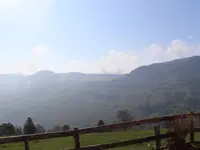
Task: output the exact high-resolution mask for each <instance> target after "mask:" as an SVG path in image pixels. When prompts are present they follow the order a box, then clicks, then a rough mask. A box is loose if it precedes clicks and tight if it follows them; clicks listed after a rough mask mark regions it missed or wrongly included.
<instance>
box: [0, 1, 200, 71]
mask: <svg viewBox="0 0 200 150" xmlns="http://www.w3.org/2000/svg"><path fill="white" fill-rule="evenodd" d="M199 18H200V1H199V0H192V1H191V0H162V1H161V0H151V1H149V0H0V73H1V74H4V73H21V74H32V73H34V72H37V71H39V70H52V71H54V72H83V73H128V72H130V71H131V70H133V69H135V68H137V67H139V66H141V65H148V64H151V63H157V62H164V61H170V60H173V59H178V58H183V57H190V56H194V55H200V40H199V39H200V20H199Z"/></svg>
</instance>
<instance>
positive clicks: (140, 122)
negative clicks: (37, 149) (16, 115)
mask: <svg viewBox="0 0 200 150" xmlns="http://www.w3.org/2000/svg"><path fill="white" fill-rule="evenodd" d="M194 117H200V113H189V114H181V115H172V116H163V117H155V118H148V119H141V120H137V121H130V122H123V123H117V124H110V125H105V126H98V127H90V128H83V129H78V128H75V129H74V130H71V131H64V132H52V133H43V134H31V135H22V136H12V137H5V138H0V144H5V143H16V142H24V145H25V146H24V147H25V150H30V149H29V141H32V140H41V139H50V138H58V137H68V136H73V137H74V145H75V146H74V149H73V150H77V149H78V150H79V149H81V150H92V149H93V150H94V149H109V148H114V147H122V146H128V145H133V144H138V143H144V142H149V141H155V144H156V149H161V139H165V138H168V137H169V136H170V135H169V134H168V133H166V134H160V127H159V126H155V128H154V131H155V135H154V136H149V137H145V138H139V139H131V140H127V141H120V142H115V143H108V144H100V145H94V146H88V147H81V146H80V139H79V135H80V134H86V133H93V132H107V131H108V129H109V130H115V129H124V128H129V127H133V126H138V125H144V124H150V123H158V122H163V121H173V120H177V119H186V118H191V129H192V132H191V134H190V140H191V142H194V132H200V128H194V127H193V119H194Z"/></svg>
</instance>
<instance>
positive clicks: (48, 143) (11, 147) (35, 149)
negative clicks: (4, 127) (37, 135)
mask: <svg viewBox="0 0 200 150" xmlns="http://www.w3.org/2000/svg"><path fill="white" fill-rule="evenodd" d="M162 132H164V131H162ZM151 135H154V131H153V130H129V131H120V132H110V133H94V134H85V135H81V137H80V139H81V141H80V142H81V146H87V145H95V144H103V143H109V142H117V141H121V140H128V139H133V138H140V137H147V136H151ZM154 143H155V142H154V141H152V142H151V143H144V144H138V145H133V146H129V147H120V148H115V149H112V150H128V149H132V148H134V149H136V148H137V150H146V149H148V147H147V145H148V144H154ZM73 147H74V141H73V137H66V138H65V137H64V138H55V139H48V140H38V141H32V142H30V150H60V149H63V148H73ZM0 150H24V144H23V143H17V144H4V145H0Z"/></svg>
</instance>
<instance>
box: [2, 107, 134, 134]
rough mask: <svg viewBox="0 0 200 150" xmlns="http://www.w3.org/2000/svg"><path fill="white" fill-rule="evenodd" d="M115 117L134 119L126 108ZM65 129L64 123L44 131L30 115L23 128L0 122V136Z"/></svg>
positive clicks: (103, 123) (121, 120) (99, 122)
mask: <svg viewBox="0 0 200 150" xmlns="http://www.w3.org/2000/svg"><path fill="white" fill-rule="evenodd" d="M116 117H117V118H118V120H119V121H120V122H125V121H130V120H133V119H134V117H133V116H132V113H131V112H130V111H128V110H119V111H118V112H117V115H116ZM103 125H105V122H104V121H103V120H99V121H98V123H97V126H103ZM67 130H70V126H69V125H66V124H64V125H56V126H54V127H53V128H52V129H49V130H47V131H46V129H45V128H44V127H43V126H42V125H41V124H34V122H33V120H32V119H31V118H30V117H28V118H27V120H26V122H25V124H24V126H23V128H22V127H17V126H14V125H13V124H11V123H3V124H0V136H6V135H21V134H35V133H45V132H58V131H67Z"/></svg>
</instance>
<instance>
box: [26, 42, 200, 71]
mask: <svg viewBox="0 0 200 150" xmlns="http://www.w3.org/2000/svg"><path fill="white" fill-rule="evenodd" d="M137 52H139V53H136V51H129V52H120V51H117V50H115V49H112V50H110V51H109V52H108V53H107V55H105V56H103V57H99V59H96V60H70V59H67V58H66V59H65V60H59V58H58V57H56V55H55V52H53V50H51V49H50V48H49V47H48V46H46V45H40V46H37V47H35V48H33V49H32V51H31V54H32V55H31V59H29V60H28V61H27V63H26V65H25V66H26V69H24V71H23V73H26V74H27V73H33V72H36V71H38V70H44V69H51V70H53V71H55V72H83V73H128V72H130V71H131V70H133V69H135V68H137V67H139V66H141V65H148V64H151V63H157V62H164V61H170V60H173V59H178V58H183V57H189V56H194V55H200V45H198V44H197V45H192V44H188V43H186V42H184V41H182V40H173V41H172V42H170V43H169V45H168V46H166V47H164V46H161V45H158V44H151V45H150V46H149V47H147V48H145V49H144V50H140V51H139V50H137Z"/></svg>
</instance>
